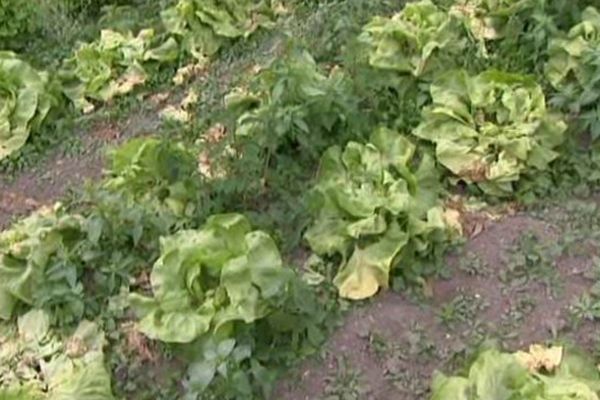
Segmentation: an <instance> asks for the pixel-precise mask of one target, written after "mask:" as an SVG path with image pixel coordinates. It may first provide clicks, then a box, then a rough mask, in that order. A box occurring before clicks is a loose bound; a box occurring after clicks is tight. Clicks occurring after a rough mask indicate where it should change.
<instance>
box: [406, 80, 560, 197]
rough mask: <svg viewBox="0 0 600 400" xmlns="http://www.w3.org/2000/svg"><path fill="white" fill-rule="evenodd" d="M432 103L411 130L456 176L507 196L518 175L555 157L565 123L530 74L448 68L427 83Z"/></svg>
mask: <svg viewBox="0 0 600 400" xmlns="http://www.w3.org/2000/svg"><path fill="white" fill-rule="evenodd" d="M430 92H431V96H432V99H433V104H432V105H431V106H429V107H427V108H426V109H425V110H424V111H423V121H422V122H421V124H420V125H419V126H418V127H417V128H416V129H415V130H414V131H413V134H414V135H415V136H417V137H418V138H420V139H424V140H427V141H430V142H432V143H434V144H435V151H436V159H437V161H438V162H439V163H440V164H442V165H443V166H444V167H446V168H447V169H448V170H449V171H450V172H451V173H452V174H453V175H455V176H456V177H457V178H458V179H461V180H463V181H465V182H467V183H474V184H477V186H479V187H480V188H481V189H482V190H483V191H484V192H485V193H487V194H489V195H492V196H509V195H511V194H512V193H513V191H514V184H515V183H517V182H518V181H519V179H520V178H521V176H522V175H524V174H527V173H534V172H535V171H543V170H545V169H547V168H548V165H549V164H550V163H551V162H552V161H553V160H554V159H556V158H557V157H558V153H557V152H556V150H555V149H556V148H557V147H558V146H559V145H560V144H561V143H562V141H563V140H564V133H565V131H566V124H565V123H564V122H563V121H562V120H561V119H560V118H558V117H557V116H555V115H552V114H551V113H550V112H549V111H548V110H547V109H546V102H545V98H544V94H543V92H542V89H541V87H540V86H539V85H537V84H536V83H535V82H534V81H533V80H532V79H530V78H529V77H525V76H521V75H515V74H508V73H503V72H498V71H487V72H484V73H482V74H480V75H477V76H474V77H472V76H469V75H468V74H467V73H466V72H464V71H452V72H449V73H447V74H444V75H442V76H440V77H439V78H438V79H437V80H436V81H435V82H434V83H433V84H432V85H431V89H430Z"/></svg>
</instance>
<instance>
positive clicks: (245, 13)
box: [162, 0, 274, 59]
mask: <svg viewBox="0 0 600 400" xmlns="http://www.w3.org/2000/svg"><path fill="white" fill-rule="evenodd" d="M273 17H274V13H273V10H272V8H271V4H270V1H269V0H260V1H255V0H179V1H178V2H177V4H176V5H174V6H172V7H170V8H167V9H166V10H165V11H163V12H162V20H163V24H164V25H165V28H166V30H167V31H168V32H169V33H171V34H173V35H174V36H175V37H177V38H178V39H179V40H180V42H181V45H182V48H183V49H184V50H185V51H187V52H188V53H190V54H192V55H193V56H194V57H196V58H198V59H203V58H204V57H206V56H210V55H212V54H214V53H216V52H217V51H218V50H219V48H221V46H222V45H223V44H224V43H226V42H227V41H228V40H232V39H237V38H247V37H248V36H250V35H251V34H252V33H254V32H255V31H256V30H257V29H259V28H261V27H264V28H269V27H271V26H272V25H273Z"/></svg>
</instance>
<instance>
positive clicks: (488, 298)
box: [273, 213, 595, 400]
mask: <svg viewBox="0 0 600 400" xmlns="http://www.w3.org/2000/svg"><path fill="white" fill-rule="evenodd" d="M549 219H552V218H549ZM566 225H568V224H566ZM566 225H565V226H563V225H562V224H561V223H558V222H556V221H554V222H549V221H548V220H547V219H544V218H534V217H533V216H531V215H528V214H525V213H517V214H515V215H513V216H507V217H504V218H503V219H502V220H500V221H498V222H494V223H487V224H486V229H484V230H482V231H481V232H480V233H479V234H478V235H477V236H476V237H474V238H473V239H471V240H470V241H469V242H468V243H467V244H466V246H465V248H464V251H463V253H462V256H461V255H451V256H449V257H448V258H447V264H448V266H449V268H450V270H451V272H452V277H451V278H450V279H448V280H439V281H437V282H435V283H433V297H432V298H430V299H426V300H417V299H411V298H409V296H406V295H402V294H396V293H383V294H380V295H379V296H378V297H376V298H375V299H374V300H373V301H372V302H370V303H368V304H366V305H364V306H362V307H360V308H356V309H354V310H353V311H352V312H351V313H350V314H349V315H348V316H347V318H346V319H345V322H344V324H343V325H342V326H341V327H340V328H339V329H338V330H337V331H336V333H335V334H334V335H333V337H332V338H331V339H330V341H329V343H328V344H327V346H326V351H325V352H324V355H323V356H322V358H320V359H311V360H308V361H306V362H305V363H304V364H303V365H301V366H300V368H299V369H298V370H297V371H295V372H294V373H293V374H292V375H291V376H290V377H289V378H287V379H285V380H283V381H282V382H280V384H279V386H278V388H277V391H276V394H275V395H274V396H273V398H276V399H283V400H319V399H323V400H336V399H340V400H342V399H344V400H345V399H357V400H358V399H361V400H362V399H374V400H417V399H427V398H428V397H429V384H430V382H431V378H432V376H433V375H434V373H435V371H438V370H441V371H444V372H456V370H457V368H459V367H463V366H464V364H465V359H466V358H468V357H469V356H470V355H471V354H472V353H473V352H474V351H476V350H477V348H478V346H479V345H480V344H481V343H483V342H484V341H485V340H489V339H492V340H494V341H495V342H496V343H498V344H499V345H500V346H502V347H503V348H506V349H509V350H517V349H522V348H525V347H527V346H528V345H529V344H531V343H540V342H546V341H553V340H566V341H570V342H574V343H577V344H578V345H580V346H583V347H584V348H587V349H588V350H591V349H593V346H594V343H595V331H594V323H593V322H589V321H588V322H582V323H581V324H580V325H576V324H573V323H572V320H571V319H570V318H571V317H570V312H569V308H570V305H571V304H572V303H573V300H574V299H575V298H577V297H579V296H581V294H583V293H585V292H586V291H587V290H589V288H590V286H591V285H592V284H593V281H591V280H589V279H586V278H584V274H585V273H586V271H589V269H590V268H591V265H592V262H591V257H592V255H593V253H589V256H588V255H586V256H580V255H579V256H576V257H573V256H566V255H561V256H558V257H556V258H553V257H552V256H551V255H547V256H543V257H542V258H543V261H547V262H550V263H551V266H550V267H549V268H552V269H553V273H555V274H556V281H557V282H558V283H557V287H550V288H549V287H548V285H547V283H546V282H544V281H543V280H540V279H538V278H537V277H536V276H532V277H530V278H529V279H528V280H524V279H523V278H522V277H515V278H511V279H507V278H506V275H507V271H513V270H511V268H513V269H515V268H516V267H514V265H515V261H514V257H515V256H514V254H520V255H523V256H531V257H533V259H535V257H534V256H535V254H538V253H537V250H536V249H537V247H533V248H532V249H529V247H525V248H523V249H519V250H515V249H514V245H515V243H518V242H519V241H520V240H521V239H522V238H523V237H525V235H532V236H534V237H536V238H538V239H539V240H538V242H537V243H539V246H541V247H542V248H543V249H546V250H543V252H546V251H548V254H550V252H551V250H552V249H553V247H554V246H557V243H558V241H559V239H560V237H561V235H563V234H565V232H566V230H567V226H566ZM466 254H470V255H471V256H474V257H476V259H477V260H479V263H480V264H478V265H477V266H476V268H471V269H469V268H464V267H462V268H461V263H464V260H465V258H466V257H465V255H466ZM532 265H533V264H532ZM536 265H537V266H532V267H531V271H534V270H535V268H541V267H539V265H538V264H536ZM540 265H541V264H540ZM543 271H545V270H543ZM513 272H515V271H513ZM517 272H518V271H517ZM551 272H552V271H551ZM511 273H512V272H511ZM515 273H516V272H515ZM544 273H545V272H544ZM549 274H550V275H552V273H549ZM550 289H552V290H550ZM554 289H556V290H554ZM340 360H345V362H346V364H345V366H346V369H347V370H350V371H352V373H353V374H354V376H355V378H356V379H354V380H352V379H348V377H347V376H340V371H341V367H342V366H341V365H340ZM342 372H343V371H342ZM342 375H343V373H342ZM346 375H348V374H347V373H346ZM332 382H333V383H332ZM349 382H350V383H349ZM356 388H358V390H356Z"/></svg>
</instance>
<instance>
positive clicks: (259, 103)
mask: <svg viewBox="0 0 600 400" xmlns="http://www.w3.org/2000/svg"><path fill="white" fill-rule="evenodd" d="M259 80H260V82H259V83H260V86H261V87H264V88H265V90H264V91H263V92H260V93H259V94H258V95H253V94H240V93H239V92H238V93H232V94H231V95H229V96H228V98H227V100H228V106H229V109H230V110H231V112H232V113H236V114H239V115H236V118H237V120H236V129H235V134H236V136H237V137H240V138H247V139H250V140H251V141H253V142H254V143H258V144H259V145H260V146H262V147H265V148H268V149H270V151H271V152H273V153H275V152H277V151H281V152H283V151H284V150H283V149H284V148H285V147H286V146H287V147H293V148H294V149H296V148H297V147H300V148H301V149H302V152H303V153H306V154H310V155H311V156H314V158H315V159H317V158H318V157H319V156H320V154H321V152H322V151H323V150H324V149H326V148H327V147H328V146H330V145H331V144H333V143H336V142H338V141H340V140H344V138H345V137H346V136H347V135H348V132H347V131H348V125H350V121H351V120H352V118H353V116H354V114H356V113H358V109H357V106H356V104H355V101H354V99H353V97H352V96H351V82H350V79H349V77H348V76H347V74H345V73H344V72H343V71H342V70H341V69H339V68H337V69H335V68H334V69H333V70H332V71H331V72H330V73H329V74H326V73H324V72H323V71H322V70H321V69H320V67H319V66H318V65H317V63H316V62H315V60H314V59H313V58H312V56H311V55H310V54H309V53H308V52H306V51H298V52H292V53H291V54H290V55H289V56H287V57H286V58H285V59H283V60H282V61H281V62H275V63H273V65H271V66H270V67H269V68H268V69H266V70H265V71H263V72H262V73H261V75H260V77H259ZM244 109H246V110H244ZM240 110H241V111H243V112H239V111H240ZM297 145H299V146H297Z"/></svg>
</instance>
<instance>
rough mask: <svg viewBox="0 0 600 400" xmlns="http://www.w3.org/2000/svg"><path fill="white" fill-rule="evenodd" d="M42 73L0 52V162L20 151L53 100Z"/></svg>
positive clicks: (38, 125) (47, 79)
mask: <svg viewBox="0 0 600 400" xmlns="http://www.w3.org/2000/svg"><path fill="white" fill-rule="evenodd" d="M48 83H49V78H48V74H47V73H45V72H39V71H36V70H35V69H33V68H32V67H31V66H30V65H29V64H27V63H26V62H24V61H22V60H21V59H19V58H18V56H17V55H16V54H14V53H11V52H8V51H0V160H2V159H3V158H6V157H7V156H8V155H10V154H12V153H14V152H15V151H17V150H19V149H20V148H21V147H22V146H23V145H24V144H25V142H26V141H27V138H29V135H30V133H31V132H32V131H35V130H36V129H38V128H39V127H40V125H41V123H42V122H43V121H44V119H45V118H46V116H47V115H48V112H49V111H50V108H51V107H52V105H53V102H54V98H53V96H52V95H51V94H50V90H49V85H48Z"/></svg>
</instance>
